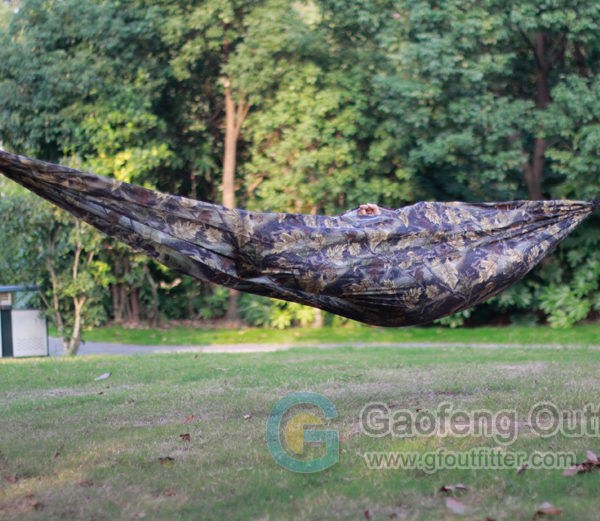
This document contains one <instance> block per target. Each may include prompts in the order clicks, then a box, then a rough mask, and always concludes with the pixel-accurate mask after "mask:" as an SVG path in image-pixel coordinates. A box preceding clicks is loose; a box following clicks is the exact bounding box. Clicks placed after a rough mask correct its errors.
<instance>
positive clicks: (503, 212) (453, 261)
mask: <svg viewBox="0 0 600 521" xmlns="http://www.w3.org/2000/svg"><path fill="white" fill-rule="evenodd" d="M0 173H3V174H4V175H6V176H8V177H9V178H11V179H13V180H14V181H16V182H18V183H20V184H22V185H23V186H25V187H26V188H28V189H29V190H31V191H33V192H35V193H36V194H38V195H40V196H42V197H44V198H46V199H48V200H49V201H51V202H52V203H54V204H56V205H58V206H60V207H62V208H64V209H65V210H68V211H69V212H71V213H72V214H73V215H75V216H76V217H78V218H80V219H82V220H84V221H86V222H88V223H89V224H91V225H93V226H95V227H96V228H98V229H99V230H101V231H103V232H105V233H107V234H108V235H111V236H112V237H115V238H117V239H119V240H120V241H123V242H124V243H126V244H128V245H130V246H132V247H133V248H135V249H136V250H142V251H143V252H145V253H146V254H147V255H149V256H150V257H152V258H154V259H156V260H157V261H158V262H160V263H162V264H164V265H166V266H168V267H170V268H173V269H175V270H177V271H178V272H181V273H184V274H188V275H191V276H193V277H196V278H197V279H200V280H205V281H210V282H214V283H217V284H222V285H224V286H228V287H230V288H235V289H237V290H240V291H246V292H250V293H255V294H258V295H265V296H267V297H274V298H278V299H283V300H288V301H292V302H299V303H301V304H307V305H309V306H314V307H317V308H321V309H324V310H326V311H330V312H332V313H337V314H338V315H342V316H345V317H349V318H352V319H354V320H359V321H361V322H366V323H368V324H376V325H381V326H407V325H411V324H422V323H426V322H430V321H432V320H434V319H436V318H440V317H443V316H446V315H450V314H452V313H456V312H458V311H461V310H463V309H466V308H468V307H470V306H474V305H475V304H479V303H480V302H483V301H484V300H487V299H489V298H491V297H493V296H494V295H497V294H498V293H500V292H501V291H502V290H504V289H506V288H508V287H509V286H510V285H511V284H514V283H515V282H517V281H518V280H519V279H520V278H522V277H523V276H524V275H525V274H526V273H527V272H528V271H529V270H531V268H533V267H534V266H535V265H536V264H537V263H538V262H539V261H540V260H541V259H542V258H543V257H544V256H545V255H547V254H548V253H549V252H550V251H551V250H552V249H553V248H554V247H555V246H556V245H557V244H558V243H559V242H560V241H561V240H562V239H563V238H564V237H566V236H567V235H568V234H569V233H570V232H571V231H572V230H573V229H574V228H575V227H576V226H577V225H578V224H579V223H580V222H581V221H582V220H583V219H584V218H586V217H587V216H588V215H590V213H591V212H592V211H593V210H594V208H595V206H596V203H595V202H594V203H590V202H581V201H510V202H502V203H478V204H473V203H461V202H450V203H432V202H421V203H417V204H414V205H411V206H406V207H404V208H400V209H398V210H390V209H387V208H383V207H379V208H380V211H381V214H380V215H369V216H362V215H359V214H358V211H357V209H354V210H350V211H348V212H346V213H343V214H341V215H337V216H334V217H330V216H325V215H297V214H286V213H255V212H249V211H245V210H237V209H236V210H231V209H227V208H225V207H223V206H219V205H216V204H211V203H206V202H202V201H195V200H192V199H186V198H185V197H177V196H174V195H167V194H163V193H159V192H155V191H152V190H148V189H145V188H141V187H138V186H133V185H130V184H127V183H121V182H119V181H116V180H115V179H110V178H106V177H101V176H97V175H94V174H90V173H85V172H79V171H77V170H72V169H69V168H66V167H62V166H58V165H54V164H51V163H45V162H42V161H37V160H34V159H29V158H26V157H22V156H16V155H13V154H9V153H6V152H2V151H0Z"/></svg>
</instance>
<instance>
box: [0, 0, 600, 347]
mask: <svg viewBox="0 0 600 521" xmlns="http://www.w3.org/2000/svg"><path fill="white" fill-rule="evenodd" d="M599 29H600V4H598V3H597V2H593V1H591V0H589V1H588V0H582V1H581V2H578V3H577V5H576V6H575V4H573V3H572V2H567V1H565V0H544V1H536V2H533V1H529V0H519V1H515V2H510V3H507V2H503V1H499V0H469V1H466V2H465V1H464V0H440V1H418V0H397V1H391V0H363V1H361V2H356V1H355V0H312V1H291V0H252V1H248V0H205V1H202V2H195V1H192V0H151V1H143V2H142V1H140V0H88V1H86V2H80V1H79V0H17V1H14V0H11V1H6V0H4V1H2V2H0V41H1V42H2V45H1V46H0V140H1V141H2V143H3V146H4V147H5V148H6V149H8V150H11V151H14V152H17V153H20V154H25V155H31V156H34V157H38V158H41V159H47V160H50V161H54V162H60V163H63V164H68V165H71V166H75V167H77V168H80V169H90V170H93V171H94V172H96V173H98V174H103V175H110V176H115V177H117V178H118V179H120V180H122V181H128V182H134V183H137V184H141V185H145V186H148V187H153V188H156V189H159V190H163V191H168V192H171V193H177V194H181V195H186V196H191V197H194V198H200V199H205V200H210V201H216V202H223V203H224V204H226V205H228V206H232V205H234V204H235V205H237V206H240V207H246V208H250V209H255V210H260V211H290V212H304V213H336V212H341V211H344V210H347V209H348V208H352V207H355V206H357V205H358V204H360V203H365V202H377V203H379V204H382V205H387V206H392V207H397V206H401V205H404V204H410V203H413V202H415V201H418V200H423V199H429V200H440V201H444V200H466V201H492V200H508V199H526V198H533V199H538V198H572V199H593V198H599V197H600V171H599V166H600V154H599V150H600V103H598V99H599V98H600V96H599V94H600V75H599V73H600V61H599V58H600V30H599ZM0 192H2V197H0V244H2V247H1V248H0V268H1V269H0V282H5V283H9V282H10V283H15V282H26V283H37V284H39V285H41V287H42V288H43V291H42V293H43V295H44V297H43V298H44V299H45V300H46V302H47V305H48V308H49V310H50V315H51V317H52V318H53V320H54V322H55V323H56V325H57V327H58V328H59V330H60V331H61V334H62V336H63V337H64V338H65V339H66V340H65V341H66V342H67V343H66V344H65V345H66V347H67V348H69V345H70V346H71V347H73V348H74V349H76V347H75V346H76V345H77V344H78V341H79V338H80V337H81V331H82V329H84V328H86V327H90V326H93V325H95V324H98V323H101V322H106V321H113V322H115V323H117V324H127V325H137V324H140V323H142V322H150V323H152V324H154V325H156V324H159V323H160V322H163V321H165V320H170V319H218V318H221V317H225V316H227V318H228V319H230V320H234V321H235V319H236V318H240V319H241V320H243V321H245V322H246V323H248V324H250V325H259V326H268V325H271V326H275V327H280V328H285V327H288V326H290V325H295V324H302V325H306V324H311V323H315V324H322V323H331V321H336V320H338V319H337V318H334V317H329V316H323V315H321V314H320V313H318V312H315V311H314V310H312V309H307V308H303V307H302V306H299V305H296V304H289V303H282V302H274V301H269V300H266V299H261V298H258V297H253V296H248V295H245V296H243V297H241V298H239V299H238V297H237V295H235V294H230V292H228V291H227V290H224V289H222V288H217V287H212V286H210V285H207V284H201V283H198V282H196V281H193V280H191V279H188V278H180V277H178V276H176V275H175V274H173V273H171V272H169V271H167V270H165V269H163V268H162V267H160V266H158V265H157V264H155V263H154V262H152V261H150V260H148V259H146V258H145V257H143V256H141V255H139V254H137V253H135V252H132V251H130V250H129V249H127V248H125V247H123V246H121V245H119V244H117V243H115V242H113V241H112V240H109V239H107V238H105V237H100V236H99V235H98V234H97V233H96V232H95V231H93V230H90V229H89V228H88V227H87V226H84V225H81V224H78V223H76V222H75V221H74V220H73V219H72V218H70V217H66V216H65V215H64V214H63V213H61V212H59V211H57V210H53V209H50V208H49V207H48V206H47V205H46V204H45V203H42V202H40V201H37V200H36V199H35V197H33V196H29V195H28V194H25V193H24V192H22V191H21V190H19V189H18V188H17V187H15V186H14V185H11V184H9V183H8V181H5V180H0ZM599 228H600V221H599V219H598V216H593V217H592V218H590V219H588V220H587V221H586V222H585V224H584V225H583V226H581V227H580V228H579V229H578V230H577V231H576V232H575V233H574V234H573V235H572V236H571V237H569V238H568V239H567V240H566V241H565V242H564V243H563V244H562V245H561V246H560V248H559V249H558V250H557V251H556V252H555V253H554V254H553V256H552V257H551V258H550V259H548V260H547V261H545V262H544V263H543V264H542V265H541V266H539V267H538V268H537V269H536V270H535V271H534V273H533V274H532V275H530V276H528V277H527V278H526V280H525V281H523V282H522V283H520V284H518V285H517V286H515V287H514V288H512V289H510V290H509V291H507V292H505V293H503V294H502V295H501V296H500V297H498V298H495V299H494V300H492V301H490V302H489V303H486V304H484V305H481V306H479V307H478V308H476V309H475V310H474V311H472V312H465V313H463V314H461V315H459V316H455V317H450V318H448V319H445V320H444V321H443V323H444V324H447V325H460V324H463V323H465V321H466V323H467V324H492V323H498V322H501V323H509V322H516V323H521V324H535V323H541V322H545V321H548V322H549V323H550V324H552V325H555V326H568V325H570V324H573V323H575V322H577V321H580V320H583V319H588V320H595V319H596V318H597V314H598V311H600V292H599V281H600V248H599V241H600V233H599ZM77 317H79V318H77ZM69 343H70V344H69Z"/></svg>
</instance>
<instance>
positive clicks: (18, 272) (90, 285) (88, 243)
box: [0, 195, 110, 354]
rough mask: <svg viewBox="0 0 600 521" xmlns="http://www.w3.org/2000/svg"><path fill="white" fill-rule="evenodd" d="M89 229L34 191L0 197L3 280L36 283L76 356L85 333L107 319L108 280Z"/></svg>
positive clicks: (97, 238)
mask: <svg viewBox="0 0 600 521" xmlns="http://www.w3.org/2000/svg"><path fill="white" fill-rule="evenodd" d="M101 241H102V238H101V237H100V235H99V233H98V232H97V231H95V230H94V229H92V228H91V227H89V226H87V225H85V224H83V223H81V222H79V221H75V220H74V219H73V217H71V216H70V215H68V214H66V213H65V212H64V211H62V210H59V209H57V208H54V207H51V206H50V205H49V204H48V203H46V202H44V201H42V200H41V199H39V198H36V197H34V196H32V195H27V196H26V197H9V196H4V197H0V243H1V244H2V248H0V271H1V273H0V282H1V283H3V284H24V285H38V286H40V288H41V293H40V294H41V297H42V299H43V301H44V303H45V305H46V307H47V313H48V316H49V318H50V320H51V322H52V323H53V324H54V325H55V326H56V327H57V328H58V330H59V334H60V336H61V337H62V339H63V343H64V347H65V351H66V352H68V354H75V353H76V352H77V349H78V347H79V342H80V341H81V334H82V331H84V330H86V329H90V328H92V327H93V326H95V325H98V324H99V323H101V322H102V321H103V319H104V318H105V317H104V313H103V308H102V306H101V305H100V301H101V298H102V292H103V289H104V288H105V287H106V286H107V285H108V283H109V281H110V271H109V266H108V264H107V263H106V262H103V261H102V260H101V259H100V258H99V257H98V253H99V249H100V245H101Z"/></svg>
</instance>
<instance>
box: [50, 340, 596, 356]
mask: <svg viewBox="0 0 600 521" xmlns="http://www.w3.org/2000/svg"><path fill="white" fill-rule="evenodd" d="M349 345H351V346H352V347H358V348H366V347H394V348H432V347H433V348H435V347H437V348H444V347H445V348H448V347H472V348H477V349H498V348H511V347H512V348H515V347H518V348H523V347H525V346H522V345H519V344H468V343H457V342H413V343H391V342H390V343H386V342H372V343H368V342H356V343H353V342H350V341H349V342H342V343H330V344H314V343H295V344H294V343H292V344H231V345H227V344H213V345H204V346H203V345H200V346H140V345H132V344H109V343H107V342H84V343H82V344H81V347H80V348H79V354H80V355H140V354H152V353H263V352H268V351H286V350H288V349H292V348H295V347H316V348H319V349H331V348H336V347H348V346H349ZM526 347H527V348H536V347H537V348H546V349H565V348H575V347H581V346H573V345H556V344H530V345H528V346H526ZM589 348H591V349H600V345H594V346H589ZM49 350H50V356H60V355H61V353H62V344H61V341H60V339H58V338H52V337H50V339H49Z"/></svg>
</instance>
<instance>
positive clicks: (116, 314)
mask: <svg viewBox="0 0 600 521" xmlns="http://www.w3.org/2000/svg"><path fill="white" fill-rule="evenodd" d="M110 292H111V294H112V302H113V321H114V322H115V324H122V323H123V305H122V303H121V288H120V287H119V284H117V283H113V284H111V285H110Z"/></svg>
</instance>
